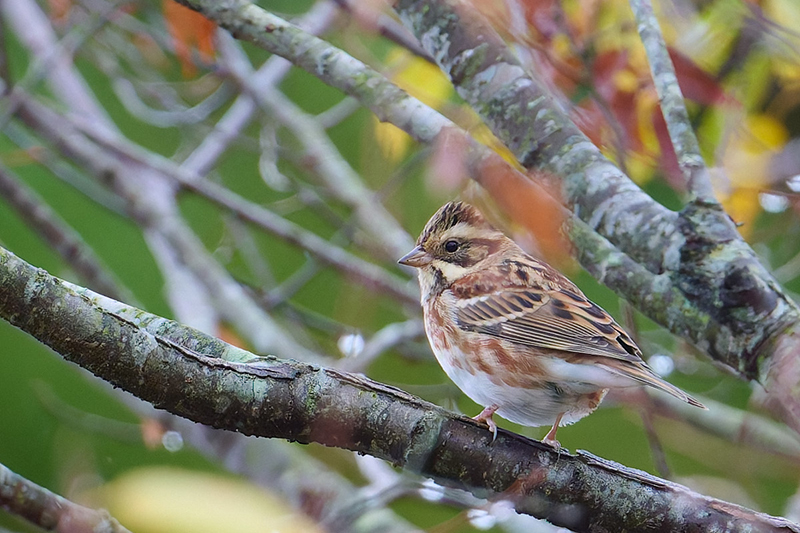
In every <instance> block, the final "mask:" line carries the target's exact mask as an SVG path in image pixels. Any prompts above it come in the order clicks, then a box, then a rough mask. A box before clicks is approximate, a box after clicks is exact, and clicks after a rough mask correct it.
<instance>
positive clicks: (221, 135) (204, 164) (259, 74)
mask: <svg viewBox="0 0 800 533" xmlns="http://www.w3.org/2000/svg"><path fill="white" fill-rule="evenodd" d="M335 14H336V8H335V7H334V5H333V4H332V3H331V2H327V1H324V0H323V1H320V2H317V3H316V4H314V7H312V8H311V9H310V10H309V11H308V12H307V13H306V14H304V15H303V16H302V17H301V18H300V20H298V21H297V25H298V26H299V27H301V28H303V30H305V31H307V32H308V33H310V34H312V35H317V34H320V33H322V32H323V31H325V29H326V28H327V27H328V26H329V25H330V23H331V21H332V20H333V18H334V15H335ZM291 66H292V64H291V63H290V62H289V61H287V60H285V59H284V58H282V57H279V56H276V57H271V58H270V59H269V60H267V61H266V62H265V63H264V64H263V65H262V66H261V68H259V69H258V70H257V71H256V72H255V73H254V74H253V75H252V77H251V81H252V84H253V86H254V87H255V91H256V92H258V91H259V90H260V89H261V88H264V87H273V86H275V85H277V83H278V82H279V81H280V80H281V79H282V78H283V77H284V76H285V75H286V73H287V72H289V69H290V68H291ZM251 94H252V93H245V94H241V95H239V97H237V98H236V101H235V102H234V103H233V104H232V105H231V107H230V109H228V111H227V112H226V113H225V115H224V116H223V117H222V118H221V119H220V120H219V122H217V124H216V125H215V126H214V129H213V130H211V132H209V133H208V135H206V136H205V137H204V138H203V142H201V143H200V145H198V146H197V148H196V149H195V150H194V151H193V152H192V153H191V154H190V155H189V157H187V158H186V160H185V161H184V162H183V166H184V167H185V168H186V169H187V170H189V171H190V172H194V173H196V174H198V175H200V176H204V175H205V174H207V173H208V172H209V171H210V170H211V168H213V166H214V164H215V163H216V161H218V160H219V158H220V156H221V155H222V154H223V153H224V152H225V150H226V149H227V147H228V146H229V145H230V143H231V142H232V141H233V140H234V139H235V138H236V137H237V136H238V135H239V133H240V132H241V131H242V130H243V129H244V128H245V127H246V126H247V124H249V123H250V121H251V120H252V119H253V117H254V116H255V112H256V110H257V108H258V106H257V105H256V103H255V101H254V100H253V98H252V97H251Z"/></svg>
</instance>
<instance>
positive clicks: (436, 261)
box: [398, 202, 516, 298]
mask: <svg viewBox="0 0 800 533" xmlns="http://www.w3.org/2000/svg"><path fill="white" fill-rule="evenodd" d="M514 246H516V245H515V244H514V242H513V241H512V240H511V239H509V238H508V237H506V236H505V235H503V233H501V232H500V231H498V230H497V229H495V228H494V227H493V226H492V225H491V224H489V222H487V221H486V219H485V218H484V216H483V214H482V213H481V212H480V211H478V209H476V208H475V207H473V206H471V205H469V204H465V203H463V202H450V203H447V204H445V205H443V206H442V207H441V208H439V210H438V211H436V213H435V214H434V215H433V216H432V217H431V219H430V220H429V221H428V223H427V224H426V225H425V229H423V230H422V233H421V234H420V236H419V238H418V239H417V246H416V247H415V248H414V249H413V250H411V251H410V252H409V253H407V254H406V255H404V256H403V257H402V258H400V260H399V261H398V263H400V264H402V265H408V266H412V267H415V268H417V269H418V271H419V279H420V285H421V286H422V294H423V298H425V297H426V296H428V297H430V296H433V295H435V294H437V293H438V292H441V291H442V290H444V289H446V288H447V287H448V286H450V284H452V283H453V282H455V281H457V280H459V279H461V278H462V277H464V276H467V275H469V274H471V273H473V272H475V271H478V270H480V269H481V268H484V266H485V265H486V264H488V263H489V262H491V261H492V260H493V259H495V258H496V254H498V253H500V252H503V251H505V250H507V249H508V248H509V247H514Z"/></svg>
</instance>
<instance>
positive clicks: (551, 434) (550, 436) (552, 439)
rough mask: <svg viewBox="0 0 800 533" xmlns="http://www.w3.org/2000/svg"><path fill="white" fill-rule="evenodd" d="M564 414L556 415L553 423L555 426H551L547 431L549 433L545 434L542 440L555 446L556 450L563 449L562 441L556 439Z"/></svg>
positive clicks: (552, 446)
mask: <svg viewBox="0 0 800 533" xmlns="http://www.w3.org/2000/svg"><path fill="white" fill-rule="evenodd" d="M563 416H564V413H561V414H559V415H558V416H557V417H556V420H555V422H554V423H553V427H552V428H550V431H548V432H547V435H545V436H544V438H543V439H542V442H544V443H545V444H547V445H548V446H550V447H551V448H553V449H554V450H555V451H557V452H558V451H561V443H560V442H558V441H557V440H556V432H557V431H558V426H559V424H561V417H563Z"/></svg>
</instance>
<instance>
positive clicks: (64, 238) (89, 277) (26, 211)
mask: <svg viewBox="0 0 800 533" xmlns="http://www.w3.org/2000/svg"><path fill="white" fill-rule="evenodd" d="M0 196H2V197H3V199H4V200H5V201H7V202H8V203H10V204H11V206H12V207H14V208H15V209H16V210H17V212H18V213H19V214H20V216H21V217H22V218H23V220H25V222H26V223H27V224H28V226H29V227H30V228H32V229H33V230H35V231H37V232H38V233H39V235H40V236H41V237H42V239H44V240H45V242H47V244H49V245H50V246H51V247H52V248H53V249H54V250H55V251H56V252H57V253H58V254H59V255H60V256H61V258H62V259H63V260H64V261H65V262H66V263H67V264H69V265H70V266H71V267H72V268H73V269H74V270H75V272H77V273H78V274H79V275H80V276H81V278H83V280H84V281H85V282H86V283H87V284H88V285H89V286H90V287H93V288H94V289H95V290H96V291H98V292H101V293H103V294H106V295H108V296H110V297H111V298H115V299H117V300H125V301H128V302H131V303H132V304H134V305H136V298H135V297H134V296H133V293H131V291H130V290H128V289H127V288H126V287H124V286H123V285H122V284H121V283H120V281H119V280H118V279H116V276H114V274H113V272H112V271H111V270H109V269H108V267H107V266H106V265H105V264H104V263H103V261H102V260H101V259H100V257H98V256H97V254H95V253H94V250H92V248H91V247H90V246H89V245H88V244H87V243H86V242H84V240H83V238H82V237H81V235H80V234H79V233H78V232H77V231H75V230H74V229H72V228H71V227H70V226H69V224H67V222H66V221H65V220H63V219H62V218H61V217H60V216H59V215H58V214H57V213H56V212H55V211H53V209H51V208H50V206H49V205H47V204H46V203H45V202H44V201H43V200H42V199H41V198H39V196H38V195H37V194H36V193H35V192H34V191H33V190H32V189H30V188H29V187H28V186H27V185H25V184H24V183H23V182H22V180H20V179H19V178H18V177H16V176H15V175H14V174H13V173H12V172H11V171H10V170H9V169H8V168H6V167H5V166H4V165H2V164H0Z"/></svg>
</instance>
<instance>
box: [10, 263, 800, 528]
mask: <svg viewBox="0 0 800 533" xmlns="http://www.w3.org/2000/svg"><path fill="white" fill-rule="evenodd" d="M83 292H84V294H90V293H89V292H88V291H83ZM0 316H2V317H3V318H5V319H6V320H8V321H9V322H11V323H12V324H13V325H15V326H17V327H19V328H20V329H22V330H24V331H27V332H29V333H31V334H32V335H34V336H35V337H36V338H38V339H39V340H40V341H42V342H43V343H45V344H47V345H48V346H50V347H51V348H53V349H54V350H56V351H58V352H59V353H61V354H62V355H63V356H64V357H65V358H66V359H67V360H69V361H72V362H75V363H77V364H79V365H81V366H83V367H84V368H86V369H88V370H89V371H91V372H92V373H94V374H95V375H97V376H99V377H101V378H103V379H105V380H107V381H109V382H110V383H111V384H113V385H114V386H117V387H120V388H122V389H125V390H127V391H129V392H131V393H133V394H134V395H136V396H138V397H140V398H142V399H144V400H145V401H148V402H150V403H152V404H153V405H154V406H155V407H157V408H160V409H165V410H167V411H169V412H172V413H174V414H177V415H179V416H183V417H186V418H189V419H191V420H194V421H195V422H200V423H203V424H207V425H210V426H213V427H217V428H222V429H228V430H231V431H238V432H241V433H244V434H246V435H257V436H263V437H273V438H283V439H288V440H295V441H298V442H301V443H309V442H318V443H320V444H324V445H327V446H337V447H342V448H346V449H349V450H353V451H356V452H359V453H366V454H369V455H373V456H375V457H378V458H381V459H384V460H386V461H389V462H391V463H392V464H394V465H396V466H399V467H402V468H405V469H407V470H409V471H412V472H416V473H419V474H421V475H424V476H429V477H431V478H433V479H434V480H436V481H437V482H439V483H441V484H444V485H447V486H455V487H459V488H465V489H467V490H469V491H471V492H473V493H475V494H476V495H479V496H481V497H488V498H492V499H495V498H499V499H506V500H511V501H512V502H513V504H514V506H515V508H516V509H517V510H518V511H519V512H524V513H527V514H531V515H533V516H537V517H541V518H546V519H548V520H549V521H551V522H553V523H555V524H558V525H563V526H565V527H569V528H571V529H573V530H576V531H590V530H591V531H623V530H625V531H653V530H669V531H675V530H687V529H714V528H719V529H721V530H727V531H795V532H800V528H798V527H797V526H796V525H794V524H792V523H791V522H788V521H786V520H783V519H779V518H774V517H770V516H767V515H764V514H761V513H755V512H753V511H750V510H747V509H745V508H742V507H739V506H736V505H733V504H730V503H726V502H722V501H719V500H714V499H711V498H707V497H704V496H701V495H699V494H697V493H694V492H692V491H690V490H689V489H687V488H686V487H682V486H680V485H678V484H675V483H671V482H668V481H665V480H661V479H658V478H656V477H653V476H650V475H649V474H646V473H644V472H640V471H637V470H633V469H629V468H626V467H623V466H621V465H618V464H616V463H612V462H610V461H605V460H602V459H600V458H598V457H595V456H593V455H591V454H588V453H586V452H580V453H579V454H578V455H575V456H573V455H569V454H567V453H564V452H556V451H554V450H553V449H551V448H550V447H548V446H545V445H543V444H541V443H539V442H536V441H532V440H530V439H526V438H524V437H521V436H519V435H515V434H513V433H509V432H506V431H500V432H499V434H498V436H497V440H496V441H494V442H493V441H492V435H491V433H490V432H489V431H488V430H487V429H486V428H484V427H482V426H480V425H479V424H477V423H476V422H474V421H473V420H471V419H468V418H465V417H462V416H458V415H455V414H453V413H450V412H448V411H446V410H444V409H442V408H440V407H437V406H435V405H432V404H430V403H428V402H425V401H422V400H420V399H418V398H415V397H413V396H411V395H409V394H407V393H405V392H403V391H401V390H399V389H395V388H393V387H389V386H386V385H383V384H380V383H377V382H374V381H371V380H369V379H367V378H364V377H362V376H357V375H353V374H348V373H345V372H340V371H337V370H333V369H328V368H321V367H318V366H314V365H310V364H305V363H299V362H296V361H292V360H285V359H283V360H282V359H278V358H275V357H262V358H258V357H256V356H252V360H253V361H254V362H252V363H249V364H247V363H242V362H235V361H230V360H224V359H220V358H217V357H213V356H210V355H208V354H207V353H201V352H199V351H196V350H195V349H194V348H203V349H205V348H207V347H210V348H212V349H211V350H209V351H210V352H211V353H212V354H214V353H218V354H219V353H225V352H228V351H230V352H231V353H236V354H238V355H237V356H236V357H235V358H236V359H240V360H241V359H242V355H243V354H244V353H246V352H243V351H242V350H239V349H232V350H229V349H228V348H226V345H225V343H222V342H221V341H218V340H211V339H212V338H210V337H207V336H201V337H200V341H201V344H199V345H198V344H191V343H187V344H189V346H186V345H182V344H179V343H178V342H176V341H175V340H171V339H169V338H166V337H163V336H160V335H154V334H153V333H150V332H148V331H147V330H145V329H142V328H141V327H139V326H138V325H137V324H136V323H135V322H132V321H130V320H128V319H126V318H125V317H123V316H122V315H120V314H117V313H116V312H112V311H109V310H106V309H104V308H103V307H100V306H98V305H97V302H96V301H93V300H92V299H90V298H87V297H86V296H85V295H82V294H79V293H78V292H76V291H74V290H72V289H71V288H70V287H69V286H68V285H67V284H65V283H63V282H62V281H60V280H58V279H57V278H54V277H52V276H50V275H49V274H47V273H46V272H44V271H42V270H40V269H36V268H34V267H32V266H31V265H28V264H27V263H25V262H24V261H22V260H20V259H19V258H17V257H16V256H14V255H13V254H11V253H10V252H7V251H5V250H3V249H0ZM149 322H150V323H151V324H152V325H155V324H156V323H158V324H160V326H159V327H163V326H164V325H165V324H167V323H168V322H169V321H165V320H163V319H161V320H158V319H149ZM172 327H177V328H178V329H180V327H179V326H172ZM191 337H192V335H189V336H188V338H191ZM174 338H175V337H173V339H174ZM204 339H205V340H204ZM206 341H208V342H206Z"/></svg>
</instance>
